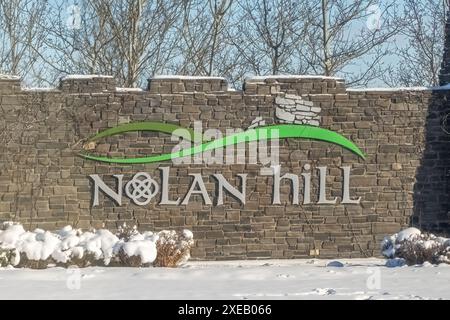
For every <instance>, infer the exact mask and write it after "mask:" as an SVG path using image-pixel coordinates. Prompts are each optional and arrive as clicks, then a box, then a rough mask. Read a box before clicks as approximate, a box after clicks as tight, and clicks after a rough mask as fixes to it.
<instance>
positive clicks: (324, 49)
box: [302, 0, 402, 85]
mask: <svg viewBox="0 0 450 320" xmlns="http://www.w3.org/2000/svg"><path fill="white" fill-rule="evenodd" d="M310 6H311V7H310V8H309V10H308V12H310V14H311V16H310V18H309V20H310V23H309V24H308V25H307V27H308V28H307V31H306V32H303V34H304V35H306V37H305V38H304V40H305V41H303V42H302V44H303V45H304V46H306V48H307V50H303V52H306V54H302V57H303V58H304V59H305V60H306V61H307V62H308V64H309V66H310V67H311V69H312V70H313V72H314V73H316V74H323V75H326V76H335V75H340V76H344V77H346V78H347V79H348V82H349V84H354V85H367V83H369V82H370V81H371V80H373V79H375V78H377V77H379V76H380V72H379V71H380V69H379V67H380V61H381V60H382V59H383V58H384V57H386V56H387V55H388V54H389V52H390V51H389V45H388V44H389V41H391V40H392V39H393V37H394V36H395V35H396V34H398V32H399V30H400V29H401V26H402V23H401V19H399V17H398V16H397V14H396V5H395V2H394V1H384V2H383V4H381V3H378V1H376V0H355V1H347V0H322V1H321V2H315V3H314V4H310ZM356 62H357V63H358V65H359V68H355V67H353V66H352V65H353V64H355V63H356Z"/></svg>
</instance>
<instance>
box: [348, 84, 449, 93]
mask: <svg viewBox="0 0 450 320" xmlns="http://www.w3.org/2000/svg"><path fill="white" fill-rule="evenodd" d="M439 90H450V84H446V85H444V86H437V87H392V88H391V87H385V88H347V91H349V92H368V91H369V92H392V91H439Z"/></svg>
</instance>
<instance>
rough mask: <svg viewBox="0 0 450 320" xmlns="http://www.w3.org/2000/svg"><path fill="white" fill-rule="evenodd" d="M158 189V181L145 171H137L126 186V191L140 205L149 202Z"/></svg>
mask: <svg viewBox="0 0 450 320" xmlns="http://www.w3.org/2000/svg"><path fill="white" fill-rule="evenodd" d="M158 191H159V185H158V183H157V182H156V181H155V180H153V179H152V178H151V177H150V175H149V174H147V173H145V172H139V173H136V174H135V175H134V177H133V179H131V180H130V181H129V182H128V183H127V184H126V186H125V193H126V194H127V196H128V197H129V198H130V199H131V200H133V202H134V203H135V204H137V205H138V206H145V205H146V204H148V203H149V202H150V200H152V198H153V197H154V196H155V195H156V194H157V193H158Z"/></svg>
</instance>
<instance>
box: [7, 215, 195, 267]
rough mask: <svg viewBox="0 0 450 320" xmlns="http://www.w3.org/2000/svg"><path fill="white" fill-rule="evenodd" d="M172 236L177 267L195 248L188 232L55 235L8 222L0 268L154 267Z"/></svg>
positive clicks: (74, 231)
mask: <svg viewBox="0 0 450 320" xmlns="http://www.w3.org/2000/svg"><path fill="white" fill-rule="evenodd" d="M160 234H162V237H160V236H159V235H160ZM169 234H174V235H176V237H173V239H174V240H175V242H174V243H175V244H176V247H177V248H178V251H179V252H180V257H178V258H177V259H176V261H175V262H176V263H175V264H177V263H182V262H184V261H187V259H188V258H189V249H190V246H191V245H192V233H191V232H190V231H188V230H185V231H184V232H183V233H181V234H179V235H178V234H177V233H176V232H174V231H163V232H161V233H158V234H153V233H152V232H149V231H147V232H144V233H142V234H141V233H139V231H138V230H137V228H136V227H133V228H126V229H125V228H122V229H119V232H118V233H117V234H113V233H112V232H111V231H109V230H106V229H99V230H91V231H87V232H82V231H81V229H73V228H72V227H71V226H66V227H64V228H62V229H61V230H58V231H56V232H54V233H53V232H49V231H44V230H42V229H35V230H34V231H33V232H30V231H25V229H24V228H23V226H22V225H21V224H18V223H10V222H8V223H4V224H3V225H2V226H1V227H0V266H6V265H13V266H18V267H26V268H33V269H43V268H47V267H48V266H50V265H56V266H62V267H69V266H73V265H76V266H78V267H87V266H124V265H125V266H132V267H140V266H150V265H152V263H153V262H154V261H155V259H156V257H157V244H156V242H157V240H158V239H160V238H162V239H168V237H167V235H169ZM163 242H164V241H163ZM164 261H165V260H164ZM155 265H159V264H155Z"/></svg>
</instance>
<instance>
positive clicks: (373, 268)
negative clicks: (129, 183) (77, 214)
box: [0, 258, 450, 300]
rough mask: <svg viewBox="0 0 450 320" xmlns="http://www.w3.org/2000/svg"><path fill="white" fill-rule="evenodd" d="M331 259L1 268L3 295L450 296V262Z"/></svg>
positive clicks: (427, 297)
mask: <svg viewBox="0 0 450 320" xmlns="http://www.w3.org/2000/svg"><path fill="white" fill-rule="evenodd" d="M330 261H331V260H257V261H231V262H194V261H193V262H189V263H188V264H186V265H185V266H184V267H181V268H176V269H170V268H115V267H108V268H100V267H92V268H85V269H63V268H49V269H45V270H30V269H13V268H1V269H0V299H237V300H246V299H441V298H442V299H450V290H449V284H450V265H447V264H440V265H438V266H432V265H429V264H425V265H422V266H411V267H407V266H404V267H395V268H388V267H385V266H384V264H385V260H383V259H375V258H370V259H347V260H346V259H341V260H339V262H336V261H334V262H332V263H330ZM327 264H329V265H332V266H327Z"/></svg>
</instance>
